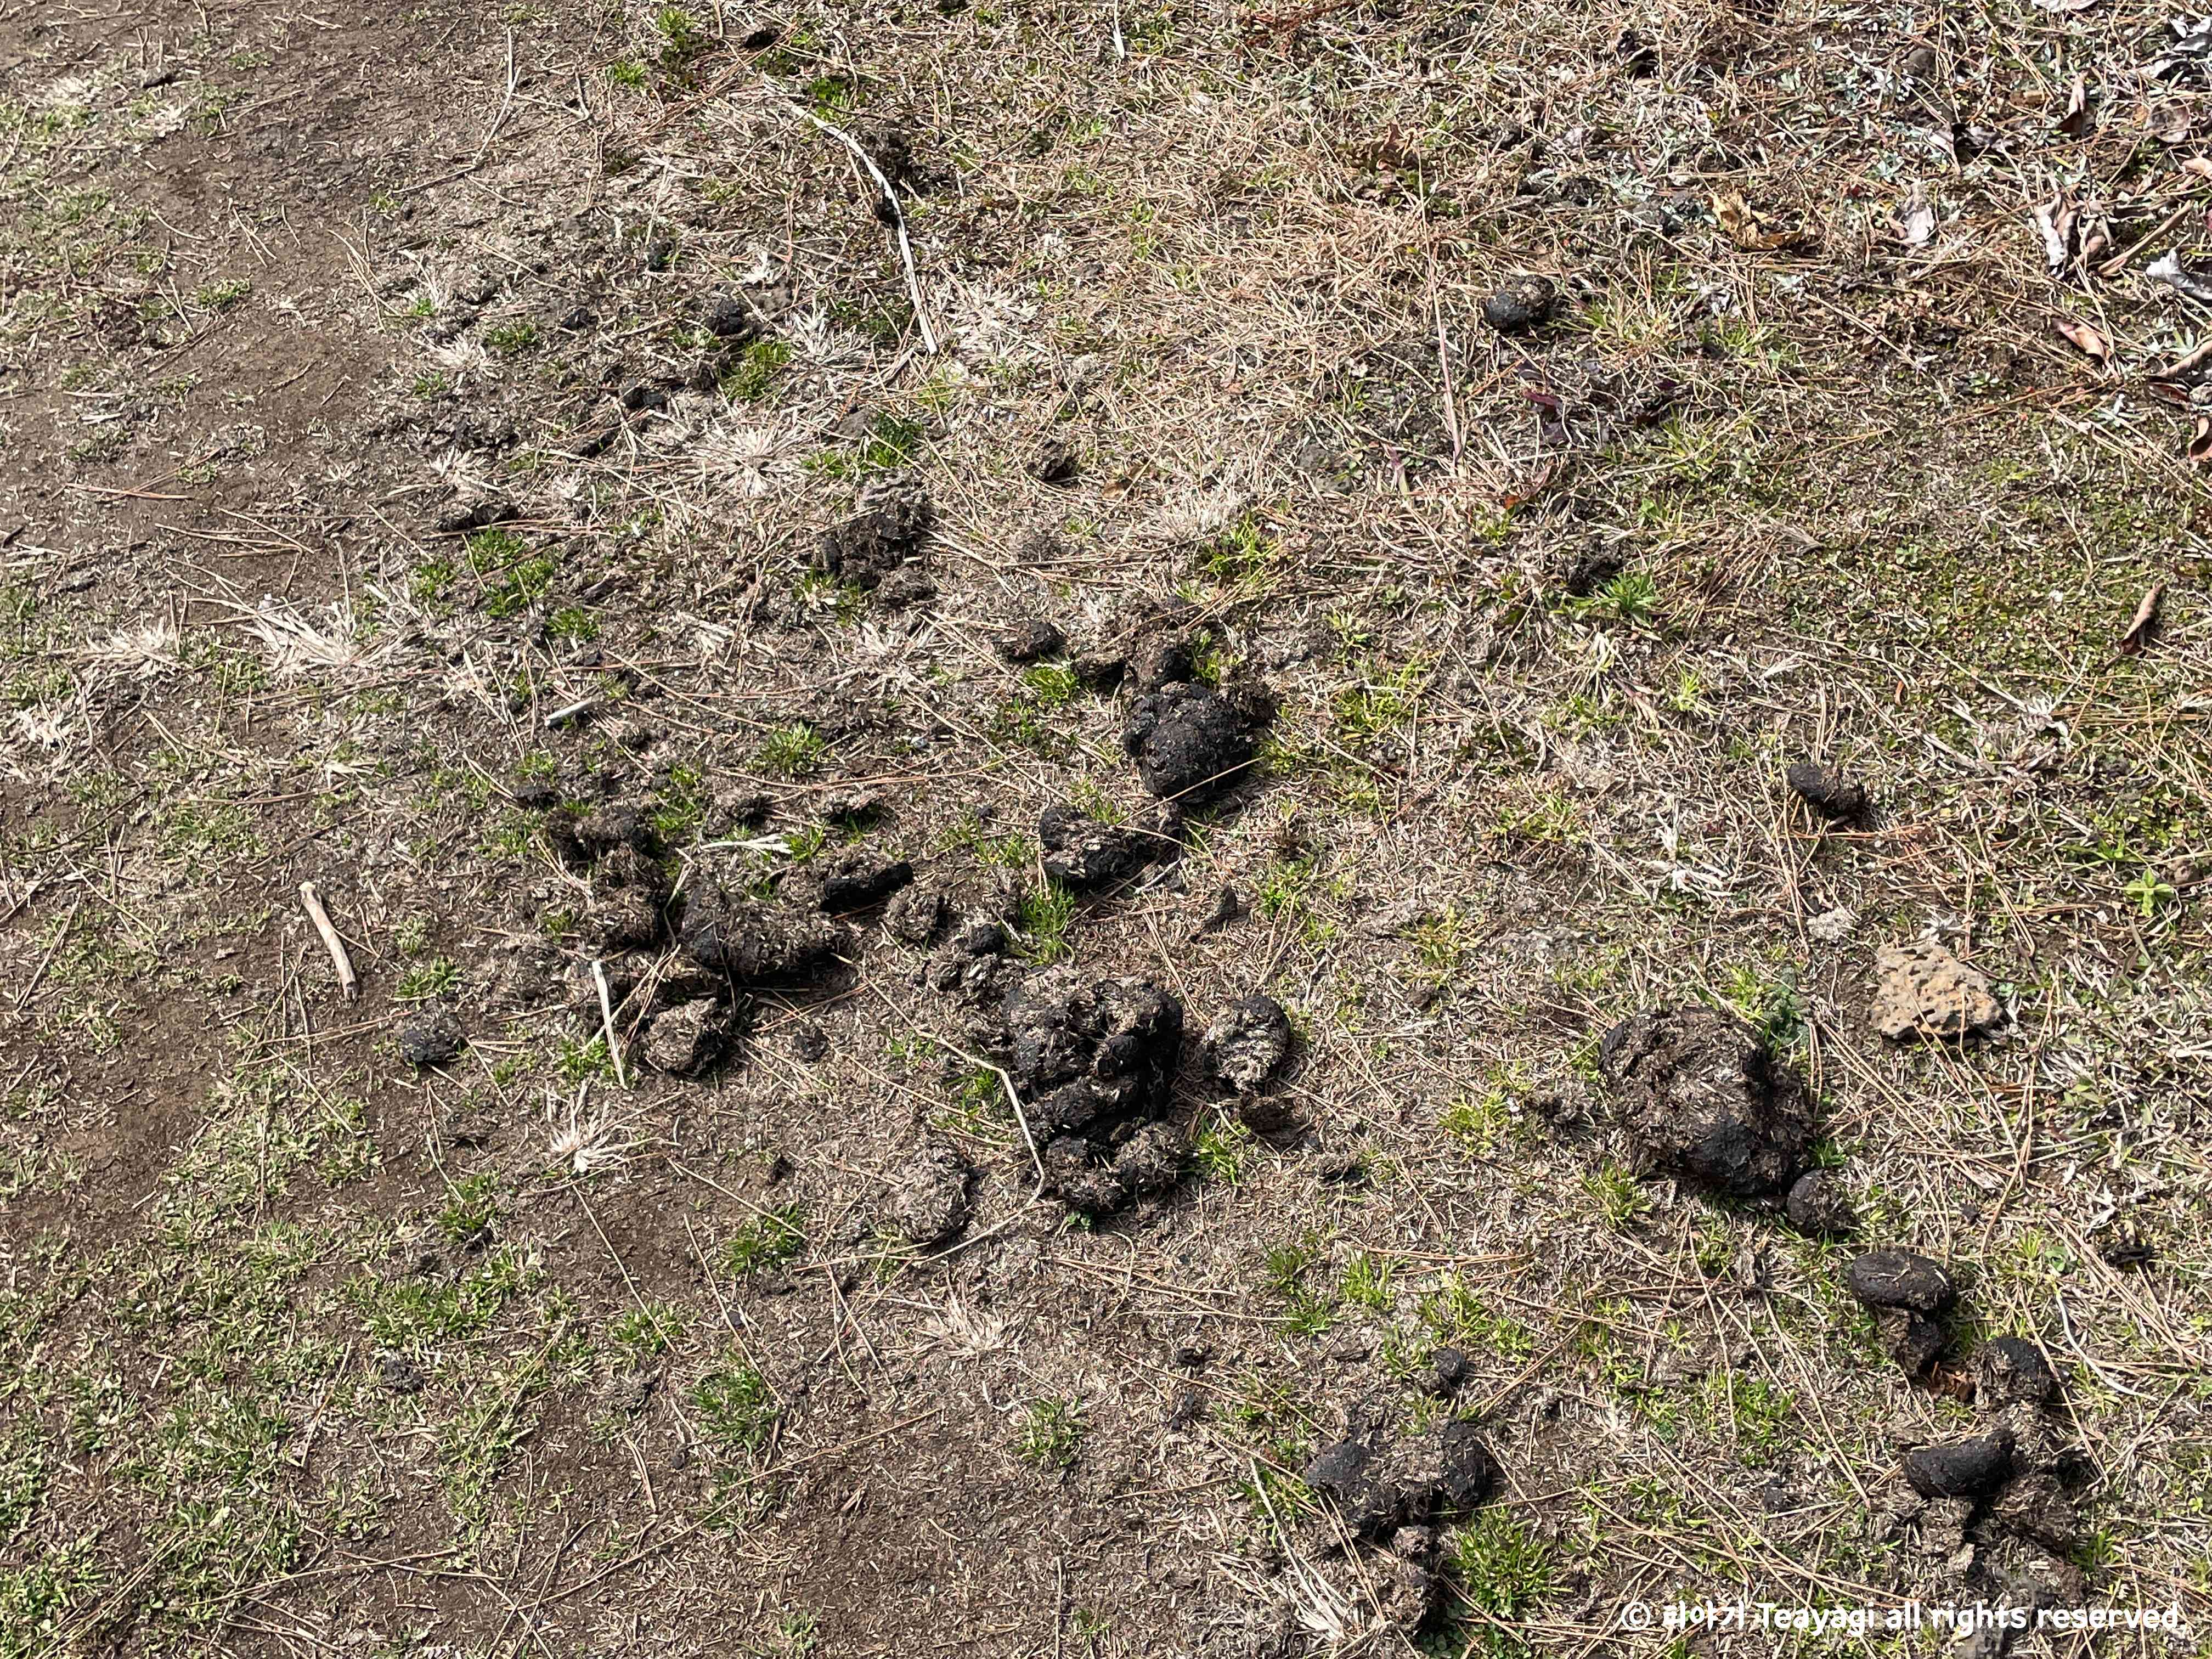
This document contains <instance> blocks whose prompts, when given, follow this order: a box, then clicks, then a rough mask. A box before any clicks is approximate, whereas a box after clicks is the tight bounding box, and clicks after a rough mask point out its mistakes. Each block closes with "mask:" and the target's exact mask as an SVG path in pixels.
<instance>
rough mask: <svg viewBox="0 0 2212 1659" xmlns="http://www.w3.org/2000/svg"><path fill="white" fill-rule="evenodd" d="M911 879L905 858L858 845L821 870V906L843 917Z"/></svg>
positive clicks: (868, 904) (866, 905)
mask: <svg viewBox="0 0 2212 1659" xmlns="http://www.w3.org/2000/svg"><path fill="white" fill-rule="evenodd" d="M913 880H914V866H912V865H911V864H908V862H907V861H906V860H904V859H882V858H878V857H875V856H874V855H872V854H868V853H866V852H863V851H861V850H860V848H853V849H851V850H849V851H847V852H844V853H841V854H838V855H837V856H836V858H834V859H831V860H829V862H828V863H827V864H826V865H824V866H823V870H822V908H823V909H824V910H827V911H828V912H829V914H830V915H838V916H842V915H847V914H848V913H849V912H851V911H854V910H865V909H866V908H868V907H869V906H870V905H873V904H880V903H882V902H884V900H885V899H887V898H889V897H890V896H891V895H892V894H893V893H896V892H897V891H898V890H900V889H901V888H902V887H905V886H906V885H908V884H909V883H911V882H912V881H913Z"/></svg>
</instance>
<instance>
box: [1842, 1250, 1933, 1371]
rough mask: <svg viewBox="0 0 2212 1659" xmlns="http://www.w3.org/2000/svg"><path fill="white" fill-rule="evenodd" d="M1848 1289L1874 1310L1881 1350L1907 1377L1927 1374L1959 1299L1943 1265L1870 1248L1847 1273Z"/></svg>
mask: <svg viewBox="0 0 2212 1659" xmlns="http://www.w3.org/2000/svg"><path fill="white" fill-rule="evenodd" d="M1844 1287H1845V1288H1846V1289H1848V1290H1849V1291H1850V1293H1851V1294H1852V1295H1853V1296H1854V1297H1857V1298H1858V1299H1859V1301H1860V1302H1862V1303H1863V1304H1865V1305H1866V1306H1867V1307H1868V1308H1869V1309H1870V1310H1873V1313H1874V1316H1875V1334H1876V1336H1877V1338H1878V1340H1880V1341H1881V1346H1882V1352H1885V1353H1887V1355H1888V1356H1889V1357H1890V1358H1892V1359H1893V1360H1895V1361H1896V1362H1897V1364H1899V1367H1900V1368H1902V1370H1904V1371H1905V1375H1906V1376H1918V1375H1919V1374H1920V1373H1921V1372H1923V1371H1924V1370H1927V1369H1928V1367H1929V1364H1930V1363H1931V1362H1933V1361H1934V1359H1935V1358H1936V1356H1937V1355H1938V1354H1940V1353H1942V1352H1943V1348H1944V1346H1945V1344H1946V1343H1948V1341H1949V1340H1950V1339H1949V1336H1948V1334H1947V1333H1946V1332H1945V1330H1944V1328H1943V1326H1942V1316H1943V1315H1944V1314H1945V1313H1947V1312H1948V1311H1949V1310H1950V1307H1951V1304H1952V1303H1953V1302H1954V1301H1955V1300H1957V1298H1958V1290H1957V1287H1956V1286H1954V1285H1953V1284H1952V1282H1951V1275H1950V1274H1949V1273H1946V1272H1945V1271H1944V1270H1943V1267H1942V1263H1941V1262H1937V1261H1930V1260H1929V1258H1928V1257H1926V1256H1924V1255H1914V1254H1913V1253H1912V1252H1911V1251H1910V1250H1900V1249H1880V1250H1870V1251H1869V1252H1868V1253H1867V1254H1866V1255H1863V1256H1861V1257H1859V1258H1858V1260H1857V1261H1854V1262H1852V1263H1851V1265H1850V1267H1848V1268H1846V1269H1845V1270H1844Z"/></svg>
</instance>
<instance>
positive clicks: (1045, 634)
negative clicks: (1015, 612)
mask: <svg viewBox="0 0 2212 1659" xmlns="http://www.w3.org/2000/svg"><path fill="white" fill-rule="evenodd" d="M1066 648H1067V635H1065V634H1063V633H1061V632H1060V629H1058V628H1056V627H1054V625H1053V624H1052V623H1048V622H1047V621H1045V619H1044V618H1043V617H1023V618H1022V619H1021V620H1020V621H1019V622H1018V623H1015V624H1014V625H1013V626H1012V628H1009V629H1006V632H1005V633H1003V634H1001V635H1000V636H999V654H1000V656H1002V657H1004V658H1005V659H1006V660H1007V661H1008V662H1010V663H1015V664H1018V665H1023V664H1029V663H1037V662H1042V661H1043V660H1044V659H1046V658H1047V657H1056V656H1058V655H1059V654H1060V653H1061V652H1063V651H1065V650H1066Z"/></svg>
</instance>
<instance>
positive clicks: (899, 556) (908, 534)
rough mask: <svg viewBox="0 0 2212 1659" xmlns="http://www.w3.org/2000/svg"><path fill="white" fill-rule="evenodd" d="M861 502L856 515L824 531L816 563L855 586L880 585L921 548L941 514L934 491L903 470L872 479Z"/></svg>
mask: <svg viewBox="0 0 2212 1659" xmlns="http://www.w3.org/2000/svg"><path fill="white" fill-rule="evenodd" d="M858 507H859V510H858V511H857V512H855V513H854V514H853V516H852V517H851V518H849V519H847V520H844V522H843V523H842V524H839V525H837V526H836V527H834V528H833V529H830V530H828V531H825V532H823V536H822V539H821V541H820V542H819V543H818V544H817V546H816V548H815V550H814V566H815V568H816V569H817V570H819V571H821V572H822V573H823V574H825V575H828V576H833V577H835V578H836V580H839V581H842V582H849V583H850V584H851V585H852V586H854V587H859V588H873V587H878V586H881V585H882V583H883V581H884V578H885V577H887V576H889V575H890V574H891V573H892V572H893V571H895V570H896V569H897V568H899V567H900V566H901V565H902V564H904V563H906V562H907V561H908V560H909V559H911V558H913V557H914V556H915V555H916V554H918V553H920V552H921V549H922V544H923V543H924V542H925V541H926V540H927V538H928V536H929V531H930V526H932V525H933V524H934V523H935V522H936V513H935V511H934V509H933V507H932V506H931V504H930V500H929V493H928V492H927V490H925V489H923V488H922V487H921V484H919V483H916V482H915V480H914V479H912V478H910V477H907V476H906V475H905V474H903V473H889V474H886V475H885V476H884V477H880V478H878V479H875V480H873V481H872V482H871V483H869V485H868V486H867V487H866V489H863V490H862V491H861V492H860V501H859V503H858Z"/></svg>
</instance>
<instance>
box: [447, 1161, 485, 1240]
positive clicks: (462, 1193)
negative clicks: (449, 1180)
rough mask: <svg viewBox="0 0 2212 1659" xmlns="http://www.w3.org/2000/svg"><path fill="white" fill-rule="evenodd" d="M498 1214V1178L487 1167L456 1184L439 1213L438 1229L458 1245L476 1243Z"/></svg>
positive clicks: (483, 1235)
mask: <svg viewBox="0 0 2212 1659" xmlns="http://www.w3.org/2000/svg"><path fill="white" fill-rule="evenodd" d="M499 1213H500V1212H499V1177H498V1176H495V1175H494V1174H493V1173H492V1172H491V1171H489V1170H485V1171H483V1173H481V1174H478V1175H472V1176H469V1177H468V1178H467V1179H465V1180H463V1181H457V1182H454V1183H453V1189H452V1190H451V1191H450V1192H449V1193H447V1195H446V1206H445V1208H443V1209H441V1210H440V1211H439V1212H438V1231H440V1232H441V1233H443V1234H444V1235H445V1236H446V1237H447V1238H450V1239H452V1240H453V1243H456V1244H474V1243H480V1242H482V1240H483V1238H484V1237H485V1236H486V1235H487V1234H489V1232H490V1231H491V1225H492V1223H494V1222H495V1221H496V1220H498V1219H499Z"/></svg>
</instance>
